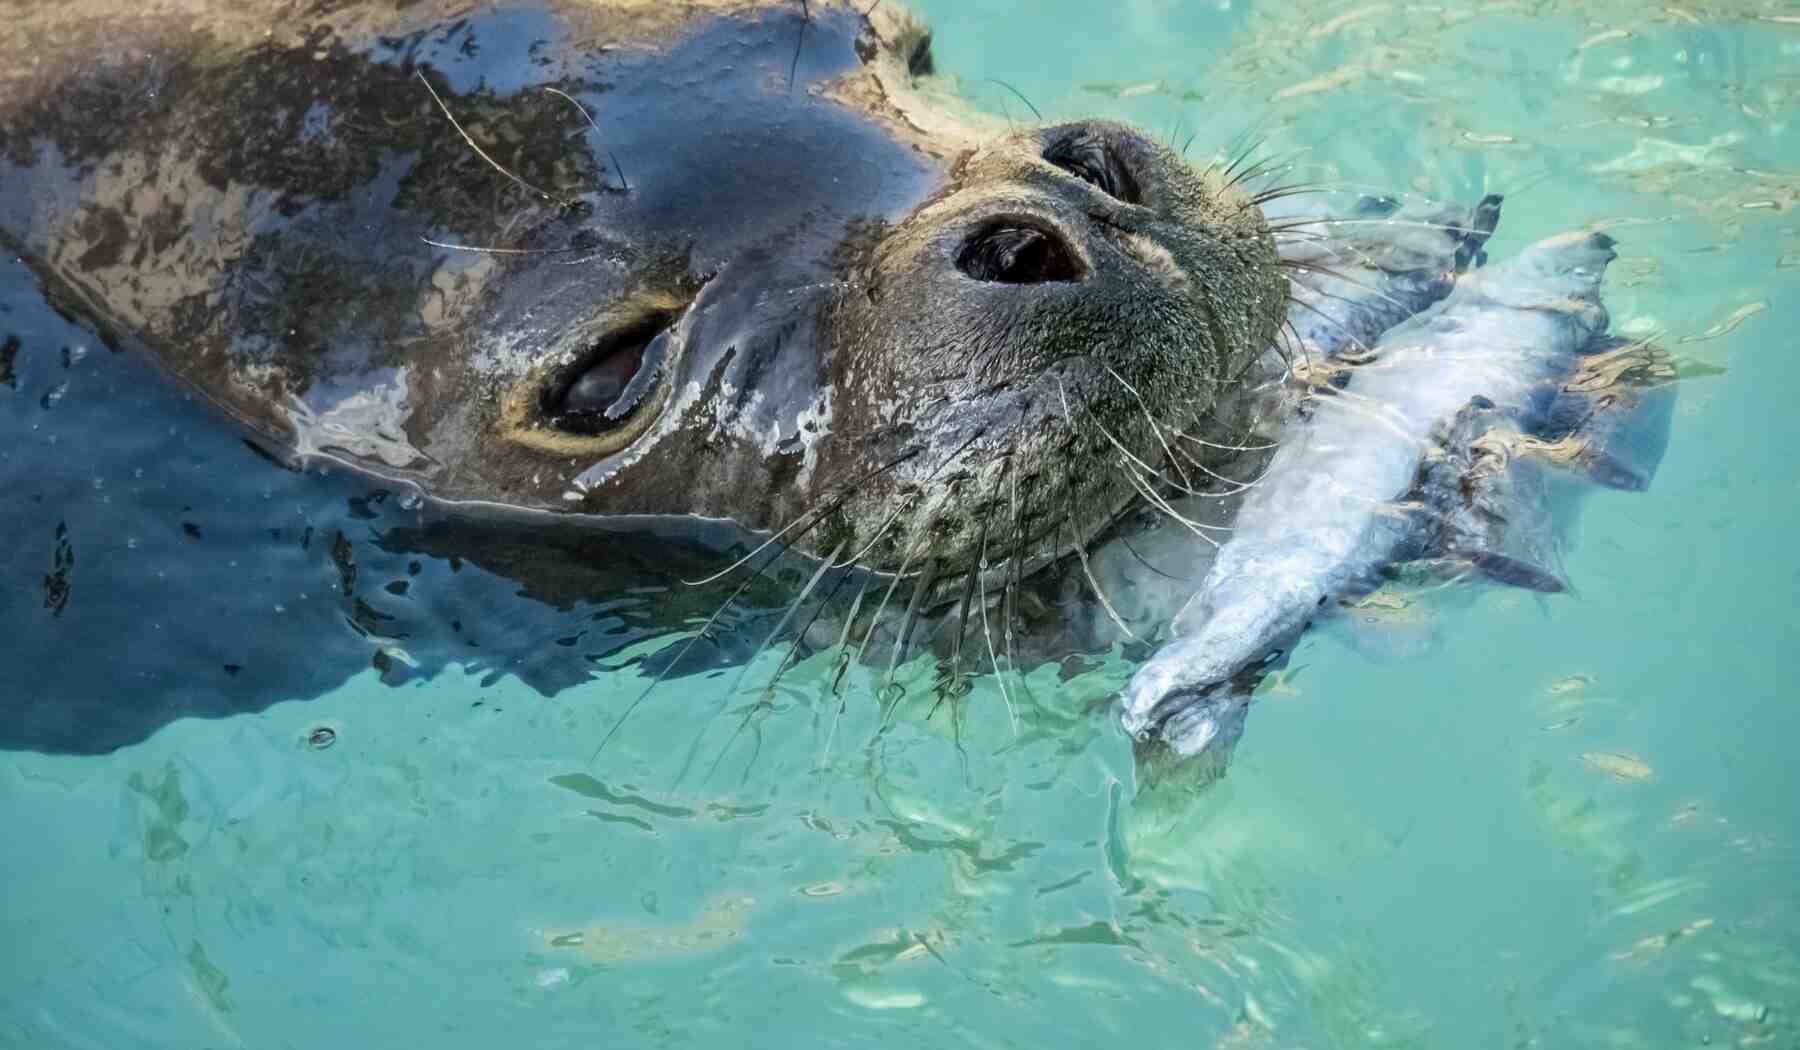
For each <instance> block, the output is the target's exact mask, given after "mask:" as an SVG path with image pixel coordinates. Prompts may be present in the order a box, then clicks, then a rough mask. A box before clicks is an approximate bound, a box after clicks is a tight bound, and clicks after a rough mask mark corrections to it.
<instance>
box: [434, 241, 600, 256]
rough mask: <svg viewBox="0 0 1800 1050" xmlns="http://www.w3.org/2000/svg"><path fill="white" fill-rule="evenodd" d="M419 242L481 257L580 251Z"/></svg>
mask: <svg viewBox="0 0 1800 1050" xmlns="http://www.w3.org/2000/svg"><path fill="white" fill-rule="evenodd" d="M419 240H421V241H424V242H425V243H426V244H429V245H431V246H432V247H433V248H447V249H449V250H450V251H453V252H480V253H481V254H483V255H567V254H568V253H570V252H578V251H581V250H582V249H580V248H576V247H568V248H487V247H483V246H481V245H475V244H451V243H450V242H449V241H434V240H432V239H431V238H430V237H420V238H419ZM590 258H591V257H590Z"/></svg>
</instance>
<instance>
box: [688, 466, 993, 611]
mask: <svg viewBox="0 0 1800 1050" xmlns="http://www.w3.org/2000/svg"><path fill="white" fill-rule="evenodd" d="M965 447H966V446H965ZM918 454H919V450H918V449H917V448H911V449H908V450H906V451H905V452H903V453H901V454H900V455H899V456H898V457H896V458H895V459H893V460H890V461H889V462H887V463H884V464H882V465H881V466H879V467H876V468H875V469H874V470H871V471H869V472H868V473H866V474H863V475H861V476H860V477H857V478H853V479H851V481H850V483H849V484H848V485H846V486H845V487H844V492H843V493H842V494H841V495H839V496H838V498H837V499H835V500H833V501H832V502H831V503H829V504H827V505H825V506H822V507H816V508H814V509H813V510H810V511H804V512H802V513H801V514H799V515H798V516H796V517H795V518H794V520H793V521H790V522H788V523H787V524H786V525H784V526H782V528H781V531H779V532H777V533H775V534H774V535H772V536H770V537H769V538H768V539H766V540H764V541H763V542H762V543H761V544H760V545H759V546H758V547H757V548H756V549H755V550H753V551H751V552H750V553H749V554H746V555H744V556H743V557H742V558H739V559H738V560H737V561H734V562H732V563H731V564H730V565H727V566H726V567H725V568H723V569H720V570H719V571H718V572H715V573H713V574H712V575H711V576H708V577H706V578H704V579H699V580H683V581H681V582H683V583H685V584H687V585H688V586H689V587H701V586H704V585H706V584H709V583H712V582H713V581H715V580H718V579H721V578H723V577H725V576H729V575H731V573H732V572H733V571H734V570H736V569H737V568H738V567H739V566H741V565H743V564H744V563H745V562H747V561H749V560H750V559H751V558H754V557H756V556H757V555H758V554H761V553H762V552H763V551H764V550H765V549H767V548H768V547H769V545H770V544H773V543H776V542H778V541H779V540H780V539H781V537H783V536H785V535H787V534H788V533H789V532H792V531H793V530H794V528H795V527H796V526H798V525H799V524H800V523H801V522H803V521H805V520H806V519H807V517H808V516H812V517H813V525H817V524H818V523H819V522H821V521H823V520H825V517H826V515H828V514H830V513H831V512H832V511H835V510H837V509H838V508H839V507H842V506H843V505H844V502H845V501H846V500H848V499H849V498H850V497H851V496H852V495H854V494H855V492H856V488H857V486H859V485H863V484H865V483H867V482H869V481H871V480H873V479H875V478H877V477H880V476H881V475H882V474H885V473H887V472H888V471H890V470H893V469H894V468H895V467H897V466H899V465H900V464H902V463H904V462H906V461H907V460H909V459H911V458H913V457H914V456H916V455H918ZM807 528H808V529H811V528H812V525H809V526H807ZM802 535H804V533H803V534H802ZM796 538H797V537H796Z"/></svg>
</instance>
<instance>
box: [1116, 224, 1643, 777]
mask: <svg viewBox="0 0 1800 1050" xmlns="http://www.w3.org/2000/svg"><path fill="white" fill-rule="evenodd" d="M1613 245H1614V242H1613V240H1612V238H1610V237H1608V236H1606V235H1605V234H1601V233H1573V234H1565V235H1562V236H1558V237H1553V238H1550V239H1548V240H1545V241H1541V242H1539V243H1538V244H1535V245H1533V246H1531V247H1530V248H1527V249H1526V250H1525V251H1524V252H1522V253H1521V254H1520V255H1519V256H1518V257H1517V258H1515V259H1512V260H1510V261H1508V262H1507V263H1505V264H1504V265H1500V266H1495V267H1490V268H1487V269H1484V270H1482V271H1480V272H1478V273H1476V274H1473V275H1470V276H1468V277H1465V278H1463V279H1462V280H1461V281H1460V282H1459V283H1458V284H1457V286H1456V288H1455V290H1454V291H1453V292H1451V294H1450V295H1449V297H1448V298H1446V299H1445V300H1443V301H1442V302H1441V303H1439V304H1438V305H1437V306H1435V307H1433V308H1432V309H1430V310H1427V311H1426V312H1424V313H1421V314H1419V315H1418V316H1416V317H1414V318H1412V319H1411V320H1409V321H1405V322H1403V323H1401V324H1399V325H1397V326H1396V327H1394V328H1392V329H1390V330H1389V331H1388V332H1387V333H1386V334H1385V335H1384V336H1382V337H1381V338H1380V339H1379V340H1378V341H1377V342H1376V343H1375V345H1374V347H1373V353H1372V354H1369V355H1367V360H1365V361H1363V362H1362V363H1360V364H1358V365H1357V366H1356V367H1355V368H1354V369H1353V375H1352V377H1351V379H1350V381H1349V383H1348V385H1347V389H1344V390H1341V391H1340V390H1337V389H1336V388H1335V387H1333V386H1331V385H1321V386H1319V387H1317V388H1316V391H1315V394H1314V396H1313V397H1311V398H1310V399H1309V401H1308V402H1307V403H1306V404H1305V405H1304V406H1302V408H1301V410H1300V411H1298V412H1296V413H1295V414H1294V415H1293V416H1292V418H1291V419H1290V420H1289V422H1288V423H1287V424H1286V426H1285V428H1284V431H1283V433H1282V436H1281V441H1280V447H1279V449H1278V450H1277V451H1276V453H1275V456H1274V459H1273V460H1272V461H1271V463H1270V466H1269V469H1268V471H1267V473H1266V474H1265V476H1264V477H1263V479H1262V481H1261V483H1260V485H1258V486H1257V488H1256V489H1255V490H1254V491H1252V492H1250V493H1249V494H1248V495H1247V496H1246V498H1245V501H1244V504H1243V506H1242V508H1241V510H1240V511H1239V513H1238V515H1237V518H1236V521H1235V523H1234V531H1233V532H1232V534H1231V538H1230V539H1229V541H1227V542H1226V543H1224V544H1223V545H1222V547H1221V549H1220V550H1219V551H1218V552H1217V555H1216V557H1215V558H1214V560H1213V563H1212V565H1211V568H1210V569H1209V570H1208V572H1207V574H1206V576H1205V578H1204V579H1203V580H1202V582H1201V584H1200V586H1199V588H1198V591H1197V592H1196V593H1195V594H1194V595H1193V596H1192V598H1190V599H1189V600H1188V602H1187V604H1186V605H1185V606H1184V607H1183V608H1182V610H1181V611H1180V613H1178V614H1177V616H1176V617H1175V620H1174V623H1173V625H1172V634H1173V636H1174V637H1173V638H1172V640H1171V641H1169V642H1168V643H1167V644H1165V645H1164V646H1163V647H1162V648H1161V649H1160V650H1159V651H1158V652H1157V653H1156V654H1155V655H1154V656H1153V657H1152V658H1151V659H1150V660H1149V661H1148V662H1147V663H1145V664H1144V665H1143V666H1142V667H1141V668H1140V669H1139V670H1138V672H1137V673H1136V674H1135V675H1134V676H1133V677H1132V679H1131V681H1130V682H1129V683H1128V684H1127V686H1126V689H1125V692H1124V695H1123V698H1122V701H1123V702H1122V707H1123V710H1122V714H1121V720H1122V722H1123V724H1124V727H1125V729H1126V730H1127V731H1128V732H1130V733H1131V734H1132V735H1133V736H1134V737H1135V738H1136V739H1138V740H1139V741H1140V742H1145V743H1149V742H1152V741H1160V742H1161V743H1163V744H1166V745H1167V746H1168V748H1170V749H1171V750H1173V751H1174V752H1175V753H1177V754H1178V755H1182V756H1195V755H1199V754H1201V753H1202V752H1210V753H1211V754H1213V755H1214V756H1215V757H1217V758H1218V759H1220V760H1221V761H1222V760H1223V758H1225V757H1226V756H1228V755H1229V753H1230V749H1231V748H1232V746H1233V745H1234V744H1235V743H1236V741H1237V738H1238V736H1239V735H1240V734H1241V733H1242V730H1243V720H1244V714H1245V712H1246V711H1247V709H1248V704H1249V700H1250V694H1251V692H1252V691H1253V690H1254V689H1255V687H1256V685H1257V683H1258V682H1260V681H1261V678H1262V676H1263V675H1264V674H1266V673H1267V672H1268V670H1270V669H1271V668H1272V667H1274V666H1275V665H1277V664H1278V663H1279V662H1280V661H1282V660H1283V659H1285V654H1286V652H1287V651H1288V650H1289V649H1291V648H1292V647H1293V645H1294V643H1295V642H1296V641H1297V640H1298V638H1299V636H1300V634H1301V632H1302V631H1303V630H1304V629H1305V628H1306V627H1307V626H1308V624H1310V623H1311V622H1312V620H1313V619H1314V618H1315V617H1316V616H1319V615H1321V614H1322V613H1323V611H1324V610H1326V608H1327V607H1329V606H1330V605H1331V604H1332V603H1333V602H1334V601H1339V600H1343V599H1345V598H1350V597H1354V596H1356V595H1357V594H1359V593H1361V592H1366V591H1367V590H1369V589H1371V588H1372V587H1373V586H1375V585H1376V584H1377V583H1378V582H1379V574H1380V573H1381V571H1382V570H1383V569H1385V568H1387V567H1388V566H1390V565H1392V564H1394V563H1395V562H1397V561H1400V560H1405V559H1408V558H1416V557H1419V556H1420V555H1421V554H1424V553H1426V551H1427V548H1428V547H1430V546H1431V545H1432V543H1431V541H1436V545H1437V547H1438V548H1439V549H1438V550H1436V551H1434V552H1432V553H1435V554H1437V555H1439V556H1441V557H1446V558H1449V559H1451V560H1459V561H1460V562H1461V563H1462V564H1464V565H1466V566H1468V567H1470V568H1473V569H1475V570H1477V571H1481V572H1484V573H1487V574H1488V575H1492V576H1494V577H1496V578H1498V579H1502V580H1504V581H1506V582H1510V583H1524V584H1525V585H1527V586H1537V587H1538V588H1539V589H1544V590H1554V589H1557V585H1555V584H1553V583H1552V580H1553V579H1554V577H1553V574H1551V573H1549V572H1546V571H1543V570H1538V569H1535V568H1534V567H1532V566H1529V565H1527V564H1526V563H1524V562H1523V561H1520V560H1517V559H1512V558H1509V557H1507V556H1506V555H1504V554H1501V553H1497V551H1496V550H1495V549H1494V544H1493V543H1492V542H1491V541H1483V542H1482V543H1480V544H1479V545H1478V549H1472V550H1454V549H1451V548H1450V547H1449V546H1447V544H1446V537H1450V538H1452V539H1454V538H1457V537H1462V538H1467V537H1464V533H1466V532H1467V531H1468V530H1466V529H1465V530H1464V532H1457V531H1456V529H1455V528H1454V527H1448V526H1446V524H1445V522H1446V520H1447V519H1448V518H1449V517H1451V516H1449V515H1447V514H1446V513H1445V511H1446V510H1448V509H1449V508H1447V507H1439V508H1434V507H1432V506H1429V505H1423V504H1422V502H1421V500H1419V499H1409V496H1414V495H1417V494H1418V493H1416V492H1415V490H1416V489H1418V488H1419V486H1420V483H1421V478H1422V477H1424V478H1426V479H1427V480H1429V471H1428V470H1425V468H1426V467H1427V464H1426V459H1427V455H1428V453H1429V452H1430V451H1431V450H1432V449H1434V448H1438V447H1440V446H1441V443H1442V442H1444V441H1446V440H1448V441H1450V442H1451V444H1452V445H1453V446H1457V447H1459V448H1461V449H1462V451H1461V453H1460V454H1463V455H1465V456H1466V455H1467V454H1468V451H1467V450H1468V448H1470V447H1472V446H1473V444H1474V443H1475V442H1476V441H1477V440H1479V439H1480V437H1481V436H1483V435H1487V434H1493V435H1495V436H1496V438H1497V439H1504V438H1506V437H1509V436H1512V435H1513V434H1514V433H1515V432H1517V433H1518V434H1521V435H1522V434H1523V433H1524V432H1525V431H1527V430H1528V429H1529V428H1530V426H1531V425H1532V424H1533V423H1535V422H1536V421H1537V420H1538V417H1539V416H1541V415H1542V412H1543V393H1542V392H1543V391H1544V390H1545V389H1546V388H1550V389H1555V388H1556V385H1557V384H1559V383H1561V382H1562V381H1563V379H1564V378H1565V377H1567V376H1569V375H1571V374H1573V373H1575V372H1576V371H1578V370H1579V367H1580V365H1579V361H1580V356H1579V355H1580V354H1581V352H1582V351H1583V350H1584V349H1585V348H1587V347H1589V346H1590V345H1595V344H1597V343H1598V342H1600V337H1601V334H1602V333H1603V332H1604V331H1605V328H1606V325H1607V313H1606V309H1605V307H1604V306H1602V305H1601V303H1600V295H1599V290H1600V282H1601V278H1602V277H1603V276H1604V274H1605V271H1606V266H1607V264H1608V263H1609V262H1610V261H1611V260H1612V259H1613V258H1614V254H1615V253H1614V251H1613ZM1471 406H1473V407H1471ZM1657 454H1658V455H1660V450H1659V451H1658V453H1657ZM1651 466H1652V467H1653V466H1654V464H1653V463H1652V464H1651ZM1422 470H1425V473H1423V474H1422ZM1427 488H1428V489H1430V491H1432V492H1439V491H1442V490H1443V489H1444V486H1441V485H1436V486H1427ZM1509 491H1511V490H1495V498H1505V497H1506V495H1507V492H1509ZM1434 530H1435V531H1434ZM1527 570H1530V571H1527Z"/></svg>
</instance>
